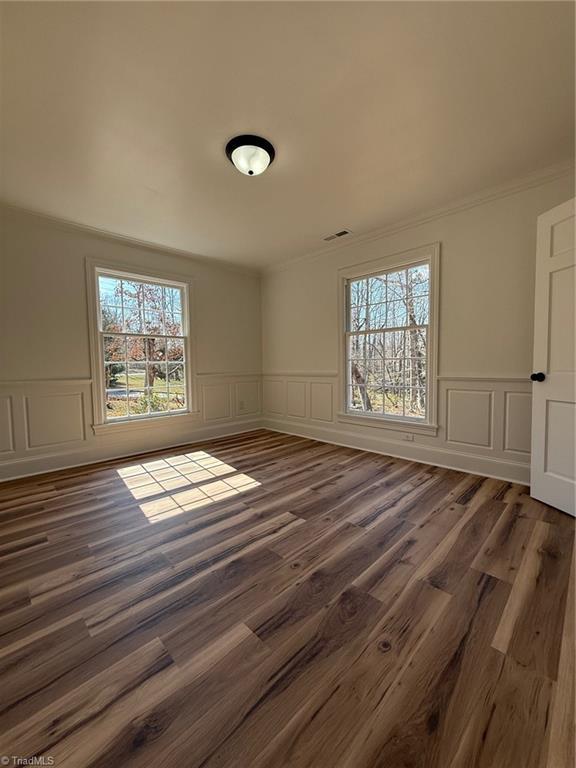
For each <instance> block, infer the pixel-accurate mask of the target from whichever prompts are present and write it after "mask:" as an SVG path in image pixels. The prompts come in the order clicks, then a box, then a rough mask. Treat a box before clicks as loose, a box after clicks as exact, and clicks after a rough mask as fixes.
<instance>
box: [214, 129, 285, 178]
mask: <svg viewBox="0 0 576 768" xmlns="http://www.w3.org/2000/svg"><path fill="white" fill-rule="evenodd" d="M226 154H227V155H228V159H229V160H230V162H231V163H232V164H233V165H234V166H235V167H236V168H237V169H238V170H239V171H240V173H244V174H245V175H246V176H259V175H260V174H261V173H264V171H265V170H266V168H268V166H269V165H270V164H271V163H272V161H273V160H274V158H275V156H276V151H275V150H274V147H273V146H272V144H270V142H269V141H266V139H263V138H262V137H261V136H250V135H245V136H235V137H234V138H233V139H230V141H229V142H228V144H226Z"/></svg>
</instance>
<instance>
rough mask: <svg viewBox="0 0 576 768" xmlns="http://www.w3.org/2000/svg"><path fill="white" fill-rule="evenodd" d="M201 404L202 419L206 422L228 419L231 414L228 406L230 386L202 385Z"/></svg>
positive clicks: (222, 384)
mask: <svg viewBox="0 0 576 768" xmlns="http://www.w3.org/2000/svg"><path fill="white" fill-rule="evenodd" d="M202 404H203V412H204V419H205V420H206V421H216V420H218V419H229V418H230V415H231V412H232V408H231V404H230V385H229V384H228V383H227V382H224V383H221V384H203V385H202Z"/></svg>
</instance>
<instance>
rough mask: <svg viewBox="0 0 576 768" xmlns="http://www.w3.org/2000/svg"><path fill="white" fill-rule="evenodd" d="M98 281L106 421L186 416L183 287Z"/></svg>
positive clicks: (130, 279) (113, 278) (112, 276)
mask: <svg viewBox="0 0 576 768" xmlns="http://www.w3.org/2000/svg"><path fill="white" fill-rule="evenodd" d="M96 277H97V282H96V285H97V299H98V301H97V307H98V310H97V311H98V336H99V345H98V346H99V364H100V366H101V373H102V379H101V380H102V384H103V393H104V419H105V421H107V422H114V421H123V420H130V419H141V418H145V417H149V416H164V415H170V414H174V413H178V412H180V413H181V412H184V411H187V409H188V402H187V399H188V397H187V379H188V376H189V371H188V370H187V359H186V348H187V344H186V341H187V332H188V331H187V312H186V306H187V294H186V285H185V284H181V283H173V282H160V281H156V280H154V281H152V280H148V279H142V278H140V277H137V276H134V275H127V274H123V273H117V272H103V271H97V273H96Z"/></svg>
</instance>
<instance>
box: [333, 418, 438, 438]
mask: <svg viewBox="0 0 576 768" xmlns="http://www.w3.org/2000/svg"><path fill="white" fill-rule="evenodd" d="M337 419H338V421H342V422H345V423H348V424H358V425H361V426H363V427H376V428H378V429H389V430H392V431H395V432H410V433H413V434H419V435H430V436H431V437H435V436H436V435H437V434H438V425H437V424H428V423H423V422H418V421H414V422H408V421H400V420H399V419H387V418H386V417H383V416H369V415H368V414H365V415H360V414H357V413H345V412H340V413H338V414H337Z"/></svg>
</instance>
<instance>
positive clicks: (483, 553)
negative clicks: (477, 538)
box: [472, 503, 535, 584]
mask: <svg viewBox="0 0 576 768" xmlns="http://www.w3.org/2000/svg"><path fill="white" fill-rule="evenodd" d="M523 509H524V506H523V505H522V504H521V503H514V504H509V505H508V506H507V507H506V509H505V510H504V512H503V513H502V516H501V517H500V519H499V520H498V521H497V522H496V525H495V526H494V528H493V529H492V532H491V533H490V535H489V536H488V538H487V539H486V541H485V543H484V546H483V547H481V549H480V551H479V552H478V554H477V555H476V557H475V558H474V561H473V563H472V567H473V568H476V569H477V570H479V571H483V572H484V573H489V574H491V575H492V576H495V577H496V578H497V579H501V580H502V581H508V582H510V584H513V583H514V580H515V579H516V575H517V573H518V568H519V567H520V564H521V562H522V559H523V557H524V553H525V552H526V547H527V545H528V541H529V539H530V536H531V535H532V531H533V530H534V524H535V523H534V520H532V519H530V518H528V517H524V516H523V515H522V510H523Z"/></svg>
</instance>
